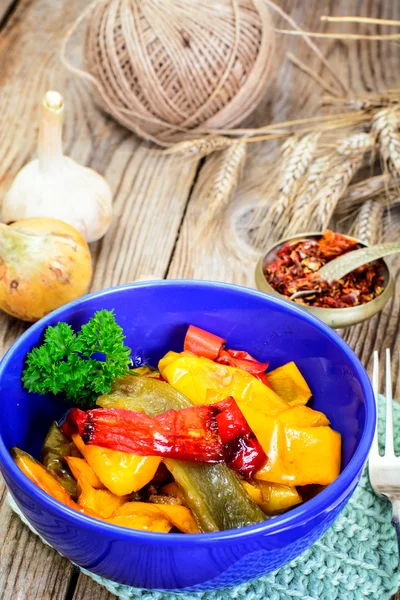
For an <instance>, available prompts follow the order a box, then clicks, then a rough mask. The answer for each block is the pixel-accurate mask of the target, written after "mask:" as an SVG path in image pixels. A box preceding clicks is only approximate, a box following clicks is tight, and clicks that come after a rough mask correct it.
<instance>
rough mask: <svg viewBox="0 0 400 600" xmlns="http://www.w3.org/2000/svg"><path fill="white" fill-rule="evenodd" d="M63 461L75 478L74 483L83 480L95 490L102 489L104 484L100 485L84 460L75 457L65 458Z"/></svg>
mask: <svg viewBox="0 0 400 600" xmlns="http://www.w3.org/2000/svg"><path fill="white" fill-rule="evenodd" d="M65 460H66V461H67V463H68V466H69V468H70V471H71V473H72V475H73V476H74V477H75V479H76V481H78V480H84V481H86V482H87V483H88V484H89V485H90V486H91V487H94V488H95V489H96V490H102V489H104V487H105V486H104V484H102V483H101V481H100V479H99V478H98V477H97V475H96V473H95V472H94V471H93V469H92V467H91V466H90V465H89V463H88V462H86V460H85V459H84V458H78V457H76V456H66V457H65Z"/></svg>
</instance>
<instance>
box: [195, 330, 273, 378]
mask: <svg viewBox="0 0 400 600" xmlns="http://www.w3.org/2000/svg"><path fill="white" fill-rule="evenodd" d="M225 342H226V340H224V339H223V338H221V337H219V336H218V335H214V334H213V333H210V332H209V331H205V330H204V329H200V328H199V327H195V326H194V325H189V328H188V330H187V332H186V336H185V341H184V344H183V349H184V351H185V352H191V353H192V354H195V355H196V356H204V357H205V358H209V359H210V360H214V361H215V362H218V363H221V364H223V365H230V366H231V367H236V368H237V369H242V370H243V371H247V372H248V373H251V374H252V375H254V377H257V379H259V380H260V381H262V383H265V385H268V386H269V384H268V378H267V376H266V374H265V371H266V370H267V369H268V365H269V363H268V362H265V363H262V362H259V361H258V360H256V359H255V358H253V357H252V356H251V355H250V354H249V353H248V352H245V351H243V350H230V349H228V348H225Z"/></svg>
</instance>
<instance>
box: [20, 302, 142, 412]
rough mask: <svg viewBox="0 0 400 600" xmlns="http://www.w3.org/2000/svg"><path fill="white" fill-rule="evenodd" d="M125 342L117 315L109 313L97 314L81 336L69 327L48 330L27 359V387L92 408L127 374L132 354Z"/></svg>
mask: <svg viewBox="0 0 400 600" xmlns="http://www.w3.org/2000/svg"><path fill="white" fill-rule="evenodd" d="M124 339H125V336H124V334H123V331H122V329H121V327H120V326H119V325H118V323H117V322H116V320H115V317H114V311H108V310H100V311H98V312H96V313H95V314H94V316H93V317H92V318H91V319H90V321H89V322H88V323H87V324H86V325H82V328H81V331H79V332H78V333H75V332H74V331H73V329H72V327H71V326H70V325H68V324H67V323H58V324H57V325H55V326H54V327H48V328H47V329H46V332H45V334H44V341H43V343H42V344H41V345H40V346H38V347H36V348H33V350H32V351H31V352H29V354H28V355H27V358H26V365H25V369H24V371H23V374H22V381H23V384H24V387H25V388H26V389H27V390H28V391H29V392H36V393H39V394H47V393H52V394H64V396H65V398H66V400H69V401H72V402H74V403H75V404H79V405H90V404H93V403H94V402H95V401H96V398H97V397H98V396H99V395H100V394H108V393H109V392H110V391H111V385H112V383H113V382H114V381H115V380H116V379H120V378H121V377H123V376H124V375H125V373H126V372H127V370H128V365H129V364H130V362H131V360H130V354H131V350H130V348H128V347H127V346H125V345H124ZM99 355H100V356H99ZM100 357H101V358H102V359H103V360H100Z"/></svg>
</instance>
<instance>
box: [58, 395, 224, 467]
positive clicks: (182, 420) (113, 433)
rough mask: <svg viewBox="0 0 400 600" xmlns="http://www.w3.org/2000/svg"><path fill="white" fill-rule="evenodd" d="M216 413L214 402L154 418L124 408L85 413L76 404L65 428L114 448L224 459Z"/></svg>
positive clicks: (185, 457)
mask: <svg viewBox="0 0 400 600" xmlns="http://www.w3.org/2000/svg"><path fill="white" fill-rule="evenodd" d="M216 413H217V409H216V408H215V407H213V405H199V406H193V407H192V406H191V407H190V408H184V409H182V410H178V411H175V410H168V411H167V412H165V413H163V414H161V415H159V416H157V417H154V418H152V417H149V416H148V415H146V413H144V412H141V411H133V410H125V409H122V408H97V409H94V410H89V411H87V412H86V413H85V412H83V411H81V410H79V409H77V408H74V409H72V410H71V411H70V412H69V414H68V417H67V420H66V422H65V423H64V425H63V426H62V430H63V432H64V433H65V434H66V435H68V433H70V432H71V431H74V429H75V431H78V433H79V434H80V435H81V437H82V439H83V441H84V442H85V444H93V445H95V446H102V447H104V448H111V449H112V450H121V451H122V452H132V453H133V454H138V455H143V456H163V457H166V458H175V459H178V460H188V461H199V462H205V463H216V462H221V461H222V460H223V448H222V442H221V439H220V437H219V435H218V428H217V425H216V422H215V415H216Z"/></svg>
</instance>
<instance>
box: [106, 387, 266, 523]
mask: <svg viewBox="0 0 400 600" xmlns="http://www.w3.org/2000/svg"><path fill="white" fill-rule="evenodd" d="M97 404H98V405H99V406H101V407H103V408H125V409H127V410H143V411H144V412H146V413H147V414H148V415H150V416H151V417H155V416H157V415H159V414H161V413H163V412H165V411H167V410H170V409H174V410H180V409H181V408H186V407H188V406H192V403H191V402H190V401H189V400H188V399H187V398H186V397H185V396H183V395H182V394H181V393H180V392H178V391H177V390H175V389H174V388H173V387H172V386H170V385H169V384H167V383H164V382H162V381H158V380H156V379H153V378H150V377H143V376H136V377H132V376H131V375H126V376H125V377H124V379H122V380H119V381H116V382H115V383H114V385H113V388H112V390H111V393H110V394H106V395H104V396H100V398H98V400H97ZM165 464H166V466H167V468H168V469H169V471H170V472H171V473H172V475H173V477H174V479H175V481H176V482H177V484H178V485H179V487H180V489H181V491H182V493H183V495H184V498H185V501H186V503H187V505H188V506H189V508H190V509H191V510H192V512H193V514H194V515H195V517H196V519H197V522H198V524H199V526H200V527H201V529H202V530H203V531H219V530H224V529H233V528H235V527H245V526H246V525H253V524H255V523H260V522H261V521H264V520H265V518H266V517H265V514H264V513H263V512H262V511H261V510H260V509H259V508H258V506H257V505H256V503H255V502H254V501H253V500H252V499H251V498H250V496H249V495H248V494H247V492H246V491H245V490H244V489H243V486H242V485H241V483H240V480H239V479H238V477H237V475H236V474H235V473H234V472H233V471H231V470H230V469H229V468H228V467H227V466H226V465H225V464H216V465H206V464H195V463H189V462H184V461H179V460H174V459H166V460H165Z"/></svg>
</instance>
